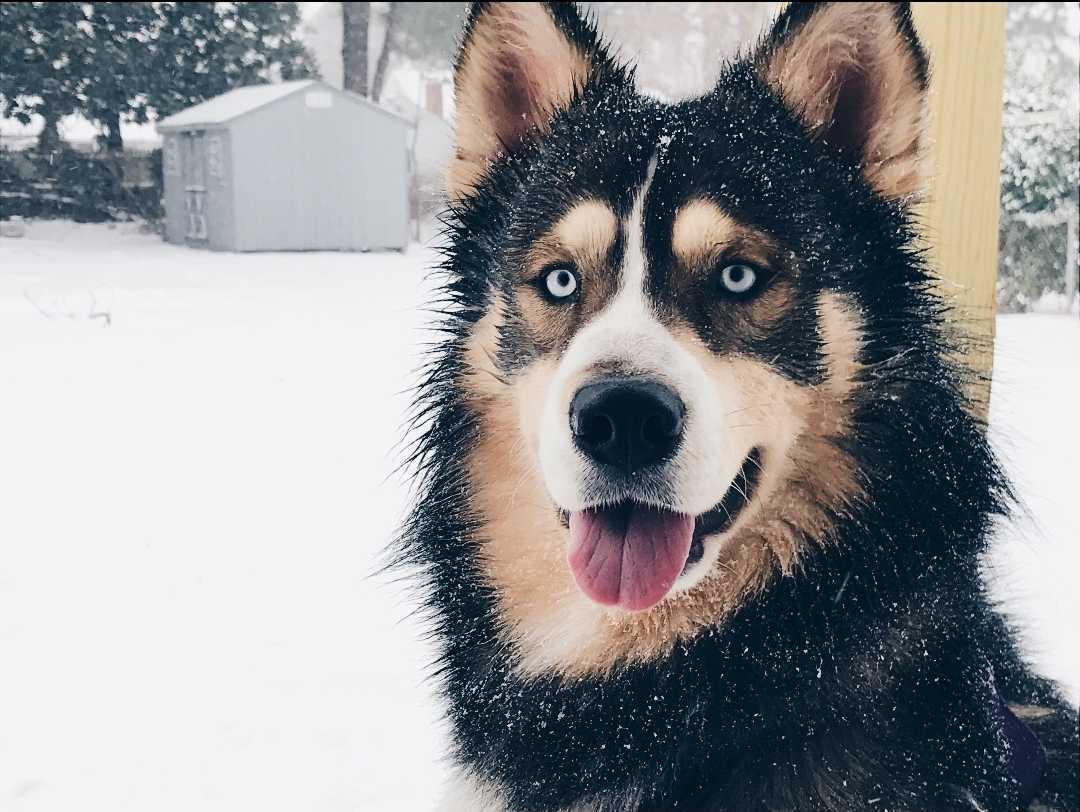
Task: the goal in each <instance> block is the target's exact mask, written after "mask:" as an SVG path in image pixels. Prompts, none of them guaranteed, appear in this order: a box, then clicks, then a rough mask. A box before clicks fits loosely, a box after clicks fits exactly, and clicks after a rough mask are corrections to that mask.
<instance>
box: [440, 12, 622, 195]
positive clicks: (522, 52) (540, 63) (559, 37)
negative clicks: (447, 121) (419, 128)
mask: <svg viewBox="0 0 1080 812" xmlns="http://www.w3.org/2000/svg"><path fill="white" fill-rule="evenodd" d="M599 58H601V54H600V50H599V46H598V44H597V41H596V33H595V29H594V28H593V27H592V26H591V25H590V24H589V23H587V22H586V21H584V20H582V19H581V17H580V16H579V15H578V13H577V10H576V9H575V7H574V4H573V3H473V5H472V7H471V9H470V12H469V17H468V21H467V23H466V25H465V38H464V41H463V42H462V45H461V51H460V52H459V54H458V60H457V65H456V67H455V71H454V101H455V107H456V119H457V123H456V129H455V133H454V140H455V155H454V160H453V162H452V163H451V165H450V170H449V173H448V179H447V186H448V189H447V191H448V192H449V195H450V197H451V199H460V198H462V197H465V196H467V195H468V194H470V193H471V192H472V191H473V188H474V187H475V185H476V182H477V181H478V180H479V179H480V177H481V176H482V175H483V173H484V171H485V169H486V168H487V165H488V164H489V163H490V162H491V161H492V160H494V159H495V158H496V157H497V156H498V155H499V154H500V153H503V152H512V151H514V150H515V149H518V148H519V147H520V146H521V145H522V144H523V143H524V142H526V141H527V140H528V139H530V138H532V137H535V136H536V135H538V134H540V133H543V132H544V131H545V130H546V129H547V128H548V125H549V124H550V123H551V120H552V118H553V117H554V115H555V112H556V111H558V110H559V109H560V108H563V107H565V106H567V105H568V104H569V102H570V101H571V99H573V97H574V95H575V94H576V93H577V92H578V91H579V90H580V89H581V88H582V87H584V85H585V83H586V81H587V80H588V78H589V75H590V74H591V73H592V70H593V66H594V63H595V61H596V60H598V59H599Z"/></svg>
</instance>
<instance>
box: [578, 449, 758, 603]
mask: <svg viewBox="0 0 1080 812" xmlns="http://www.w3.org/2000/svg"><path fill="white" fill-rule="evenodd" d="M760 477H761V452H760V451H759V450H758V449H757V448H755V449H753V450H752V451H751V452H750V453H749V454H748V455H747V456H746V459H745V460H743V464H742V467H741V468H740V469H739V472H738V473H737V474H736V475H735V478H734V479H733V480H732V482H731V485H730V486H728V489H727V492H726V493H725V494H724V497H723V498H722V499H721V500H720V501H719V502H718V503H717V504H716V505H715V506H714V507H713V508H711V509H710V510H708V511H706V512H705V513H702V514H701V515H699V516H697V517H692V516H687V515H685V514H681V513H675V512H674V511H671V510H666V509H664V508H658V507H654V506H652V505H644V504H641V503H639V502H634V501H624V502H620V503H618V504H615V505H610V506H606V507H602V508H589V509H587V510H579V511H574V512H573V513H570V514H568V515H567V526H568V527H569V529H570V546H569V549H568V552H567V562H568V563H569V565H570V570H571V572H572V573H573V575H574V580H575V581H576V582H577V585H578V587H579V588H580V589H581V590H582V591H583V592H584V593H585V594H586V595H588V596H589V597H590V598H591V599H592V600H594V601H596V602H597V603H600V604H604V605H606V606H619V607H621V608H623V609H626V610H629V611H632V612H640V611H644V610H645V609H650V608H652V607H653V606H655V605H656V604H658V603H659V602H660V601H661V600H663V599H664V597H665V596H666V595H667V593H668V592H669V591H670V590H671V587H672V586H673V585H674V584H675V581H676V580H678V578H679V576H680V575H682V574H683V573H684V572H686V570H687V569H688V568H689V567H691V566H693V564H695V563H697V562H698V561H700V560H701V558H702V556H703V555H704V554H705V544H704V539H705V537H706V536H709V535H712V534H714V533H719V532H722V531H724V530H726V529H728V528H730V527H731V526H732V525H733V524H734V523H735V520H736V519H737V518H738V517H739V514H740V513H741V512H742V510H743V509H744V508H745V507H746V505H747V504H748V503H749V502H750V500H751V499H753V496H754V492H755V491H756V489H757V485H758V482H759V481H760Z"/></svg>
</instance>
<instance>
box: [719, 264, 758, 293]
mask: <svg viewBox="0 0 1080 812" xmlns="http://www.w3.org/2000/svg"><path fill="white" fill-rule="evenodd" d="M757 281H758V272H757V271H756V270H755V269H754V268H753V267H751V266H750V265H747V264H746V263H743V262H734V263H732V264H731V265H725V266H724V269H723V270H722V271H720V285H721V286H722V287H723V288H724V290H725V291H727V292H728V293H734V294H736V295H739V294H743V293H749V292H750V291H751V290H752V289H753V287H754V285H756V284H757Z"/></svg>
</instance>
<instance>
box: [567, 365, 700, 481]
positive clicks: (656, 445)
mask: <svg viewBox="0 0 1080 812" xmlns="http://www.w3.org/2000/svg"><path fill="white" fill-rule="evenodd" d="M685 413H686V409H685V407H684V406H683V402H682V400H681V399H680V398H679V396H678V395H677V394H676V393H675V392H674V391H673V390H672V389H671V388H669V387H667V386H664V384H662V383H659V382H658V381H656V380H654V379H652V378H645V377H640V376H635V377H622V378H602V379H600V380H595V381H592V382H591V383H587V384H585V385H584V386H583V387H581V388H580V389H579V390H578V391H577V394H575V395H574V399H573V400H572V401H571V402H570V432H571V434H573V437H574V443H575V444H576V445H577V447H578V448H580V449H581V451H582V452H584V453H585V455H586V456H588V457H589V458H590V459H592V460H594V461H596V462H600V463H604V464H606V465H612V466H615V467H617V468H621V469H622V470H624V471H626V472H627V473H633V472H634V471H637V470H639V469H641V468H645V467H647V466H649V465H654V464H656V463H658V462H660V461H661V460H664V459H666V458H667V457H669V456H670V455H671V453H672V452H673V451H674V450H675V447H676V446H678V444H679V440H680V439H681V437H682V431H683V416H684V415H685Z"/></svg>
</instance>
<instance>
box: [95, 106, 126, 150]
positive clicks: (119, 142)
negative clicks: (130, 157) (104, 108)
mask: <svg viewBox="0 0 1080 812" xmlns="http://www.w3.org/2000/svg"><path fill="white" fill-rule="evenodd" d="M100 121H101V124H102V126H104V127H105V134H104V135H103V136H102V138H101V143H102V144H103V145H104V147H105V151H106V152H123V151H124V139H123V138H121V136H120V114H119V113H117V112H114V111H112V110H109V111H108V112H106V113H105V114H104V115H102V117H101V119H100Z"/></svg>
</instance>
